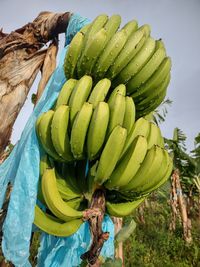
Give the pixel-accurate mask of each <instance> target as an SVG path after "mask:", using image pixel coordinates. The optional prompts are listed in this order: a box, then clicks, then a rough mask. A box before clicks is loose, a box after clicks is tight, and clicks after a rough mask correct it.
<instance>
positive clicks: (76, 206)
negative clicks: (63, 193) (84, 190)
mask: <svg viewBox="0 0 200 267" xmlns="http://www.w3.org/2000/svg"><path fill="white" fill-rule="evenodd" d="M82 201H83V197H77V198H73V199H69V200H67V201H65V202H66V203H67V205H69V206H70V207H71V208H73V209H75V210H79V208H80V205H81V202H82Z"/></svg>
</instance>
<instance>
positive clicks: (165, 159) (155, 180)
mask: <svg viewBox="0 0 200 267" xmlns="http://www.w3.org/2000/svg"><path fill="white" fill-rule="evenodd" d="M162 154H163V156H162V157H161V158H162V161H161V164H160V166H159V169H158V171H157V173H155V175H154V176H153V177H150V176H149V177H148V179H147V180H146V181H145V184H144V185H142V186H140V189H139V190H140V192H148V191H150V190H151V189H152V188H153V187H154V186H156V185H157V184H159V182H160V181H161V180H162V178H163V177H164V176H165V174H166V172H167V170H168V166H169V155H168V152H167V151H166V150H163V149H162Z"/></svg>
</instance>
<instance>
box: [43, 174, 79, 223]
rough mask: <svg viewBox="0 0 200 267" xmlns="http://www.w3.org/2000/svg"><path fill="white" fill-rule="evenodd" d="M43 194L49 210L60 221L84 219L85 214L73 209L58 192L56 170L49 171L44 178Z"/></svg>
mask: <svg viewBox="0 0 200 267" xmlns="http://www.w3.org/2000/svg"><path fill="white" fill-rule="evenodd" d="M42 193H43V196H44V199H45V202H46V204H47V206H48V208H49V210H50V211H51V212H52V213H53V214H54V215H55V216H56V217H58V218H59V219H61V220H64V221H69V220H72V219H76V218H82V217H83V213H82V212H80V211H77V210H75V209H73V208H71V207H70V206H69V205H67V203H66V202H65V201H63V200H62V197H61V195H60V193H59V191H58V188H57V183H56V175H55V170H54V169H47V170H46V171H45V173H44V174H43V176H42Z"/></svg>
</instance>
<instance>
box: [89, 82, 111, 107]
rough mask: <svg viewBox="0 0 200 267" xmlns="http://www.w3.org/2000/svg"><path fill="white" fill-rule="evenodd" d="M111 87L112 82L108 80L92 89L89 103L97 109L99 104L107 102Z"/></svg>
mask: <svg viewBox="0 0 200 267" xmlns="http://www.w3.org/2000/svg"><path fill="white" fill-rule="evenodd" d="M110 86H111V81H110V80H109V79H107V78H104V79H102V80H100V81H99V82H98V83H97V84H96V85H95V87H94V88H93V89H92V92H91V94H90V97H89V99H88V102H89V103H91V104H92V105H93V108H94V109H95V108H96V106H97V105H98V103H99V102H102V101H104V100H105V98H106V96H107V94H108V91H109V89H110Z"/></svg>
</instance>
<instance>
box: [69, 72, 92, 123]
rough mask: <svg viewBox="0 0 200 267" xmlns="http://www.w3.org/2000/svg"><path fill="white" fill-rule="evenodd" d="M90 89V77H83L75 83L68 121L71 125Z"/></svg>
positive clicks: (70, 100)
mask: <svg viewBox="0 0 200 267" xmlns="http://www.w3.org/2000/svg"><path fill="white" fill-rule="evenodd" d="M91 89H92V78H91V77H90V76H87V75H84V76H83V77H82V78H81V79H80V80H79V81H78V83H77V85H76V87H75V88H74V90H73V92H72V94H71V96H70V99H69V106H70V121H71V124H73V121H74V119H75V116H76V114H77V113H78V111H80V109H81V108H82V106H83V104H84V102H86V101H87V98H88V96H89V94H90V92H91Z"/></svg>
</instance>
